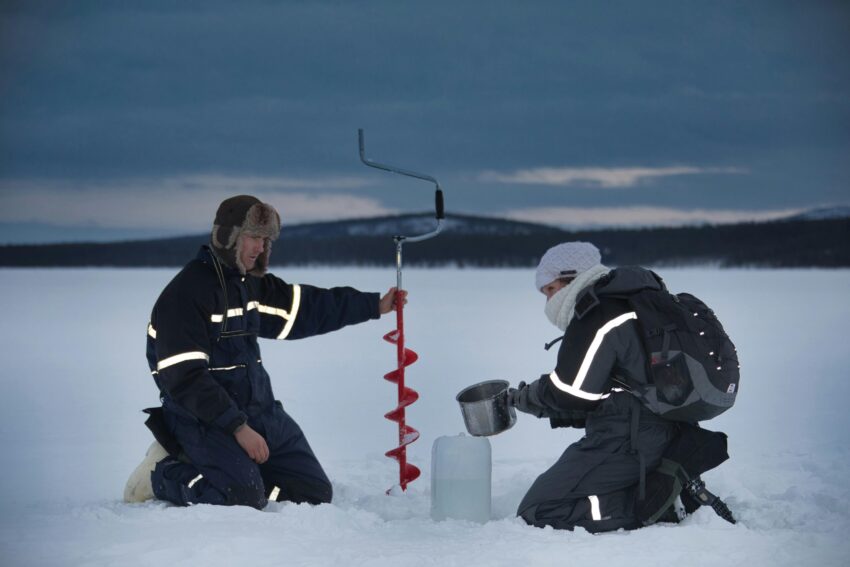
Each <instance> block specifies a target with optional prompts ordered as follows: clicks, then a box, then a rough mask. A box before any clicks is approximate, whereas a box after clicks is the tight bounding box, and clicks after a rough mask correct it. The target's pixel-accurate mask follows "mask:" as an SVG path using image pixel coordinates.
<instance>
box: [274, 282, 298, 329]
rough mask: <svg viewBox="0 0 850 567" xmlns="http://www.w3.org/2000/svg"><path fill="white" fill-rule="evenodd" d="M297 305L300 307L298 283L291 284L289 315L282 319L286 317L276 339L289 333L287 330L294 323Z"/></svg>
mask: <svg viewBox="0 0 850 567" xmlns="http://www.w3.org/2000/svg"><path fill="white" fill-rule="evenodd" d="M299 307H301V286H300V285H298V284H292V309H290V310H289V317H284V319H286V325H285V326H284V327H283V330H282V331H281V332H280V334H279V335H278V336H277V338H278V339H285V338H286V337H287V335H289V331H291V330H292V325H294V324H295V318H296V317H297V316H298V308H299Z"/></svg>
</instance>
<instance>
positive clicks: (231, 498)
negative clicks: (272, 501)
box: [226, 482, 268, 510]
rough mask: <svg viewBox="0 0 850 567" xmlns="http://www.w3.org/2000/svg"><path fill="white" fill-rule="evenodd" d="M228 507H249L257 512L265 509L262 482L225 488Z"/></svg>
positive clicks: (265, 502) (264, 494) (266, 501)
mask: <svg viewBox="0 0 850 567" xmlns="http://www.w3.org/2000/svg"><path fill="white" fill-rule="evenodd" d="M226 493H227V505H228V506H250V507H251V508H256V509H257V510H262V509H263V508H265V507H266V504H267V503H268V500H266V489H265V486H263V484H262V482H260V483H259V484H258V483H256V482H255V483H251V484H249V485H234V486H228V487H227V488H226Z"/></svg>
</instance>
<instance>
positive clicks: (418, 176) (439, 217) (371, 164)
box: [357, 128, 446, 242]
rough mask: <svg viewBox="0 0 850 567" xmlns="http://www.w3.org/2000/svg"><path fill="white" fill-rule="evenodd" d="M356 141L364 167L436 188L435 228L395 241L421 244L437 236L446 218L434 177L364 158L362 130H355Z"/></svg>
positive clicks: (437, 182)
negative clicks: (425, 182) (428, 182)
mask: <svg viewBox="0 0 850 567" xmlns="http://www.w3.org/2000/svg"><path fill="white" fill-rule="evenodd" d="M357 139H358V142H359V144H360V161H362V162H363V163H364V164H365V165H368V166H369V167H374V168H377V169H383V170H384V171H389V172H390V173H398V174H399V175H404V176H406V177H413V178H415V179H422V180H423V181H430V182H431V183H433V184H434V186H435V187H436V190H435V192H434V208H435V210H436V215H435V217H436V219H437V227H436V228H435V229H434V230H432V231H431V232H426V233H425V234H420V235H417V236H396V237H395V238H396V241H405V240H406V241H407V242H422V241H423V240H427V239H429V238H433V237H435V236H437V235H438V234H439V233H440V231H441V230H443V219H445V218H446V214H445V210H444V206H443V190H442V189H441V188H440V182H439V181H437V179H436V178H435V177H433V176H432V175H428V174H427V173H417V172H416V171H411V170H409V169H402V168H400V167H395V166H392V165H385V164H382V163H378V162H376V161H372V160H370V159H369V158H367V157H366V142H365V139H364V136H363V128H358V129H357Z"/></svg>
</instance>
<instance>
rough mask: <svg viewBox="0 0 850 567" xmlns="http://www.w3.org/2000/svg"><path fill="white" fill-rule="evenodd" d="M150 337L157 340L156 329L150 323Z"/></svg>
mask: <svg viewBox="0 0 850 567" xmlns="http://www.w3.org/2000/svg"><path fill="white" fill-rule="evenodd" d="M148 336H149V337H150V338H152V339H155V338H156V329H154V328H153V325H151V324H150V323H148Z"/></svg>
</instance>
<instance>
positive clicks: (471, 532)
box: [0, 268, 850, 567]
mask: <svg viewBox="0 0 850 567" xmlns="http://www.w3.org/2000/svg"><path fill="white" fill-rule="evenodd" d="M659 271H660V272H661V274H662V275H663V276H664V277H665V278H666V280H667V282H668V285H669V286H670V288H671V289H673V290H675V291H683V290H688V291H691V292H693V293H695V294H697V295H699V296H701V297H702V298H703V299H705V300H706V302H708V303H709V305H711V306H712V307H714V309H715V311H716V312H717V313H718V314H719V315H720V317H721V319H722V320H723V321H724V323H725V326H726V328H727V330H728V331H729V333H730V334H731V336H732V338H733V340H734V341H735V342H736V344H737V346H738V350H739V352H740V356H741V363H742V372H743V381H742V385H741V386H742V389H741V394H740V396H739V401H738V404H737V405H736V407H735V408H733V409H732V410H731V411H730V412H728V414H727V415H723V416H721V417H720V418H718V419H716V420H715V421H713V422H710V423H709V424H707V425H708V426H709V427H710V428H714V429H721V430H723V431H726V432H727V433H728V434H729V451H730V454H731V459H730V461H728V462H727V463H725V464H724V465H722V466H721V467H720V468H719V469H717V470H715V471H712V472H710V473H708V474H707V475H705V480H706V481H707V483H708V485H709V488H710V489H711V490H713V491H714V492H716V493H717V494H719V495H721V496H722V497H723V498H724V499H725V500H726V502H727V503H728V504H729V505H730V507H731V508H732V509H733V511H734V512H735V514H736V516H737V517H738V518H739V523H738V524H737V525H734V526H733V525H730V524H727V523H725V522H723V521H722V520H721V519H720V518H718V517H716V516H715V515H714V514H713V512H711V511H710V510H706V509H703V510H700V511H698V512H697V513H696V514H694V515H693V516H691V517H689V518H688V519H686V520H685V522H684V523H683V524H682V525H679V526H675V527H674V526H653V527H650V528H647V529H644V530H638V531H636V532H630V533H624V532H619V533H614V534H603V535H596V536H593V535H590V534H588V533H586V532H584V531H581V530H579V531H576V532H559V531H554V530H551V529H535V528H531V527H528V526H526V525H525V524H524V523H523V522H522V521H520V520H518V519H516V518H515V517H514V512H515V509H516V506H517V504H518V503H519V501H520V499H521V498H522V496H523V494H524V492H525V490H526V489H527V488H528V486H529V485H530V484H531V482H532V481H533V480H534V478H535V477H536V475H538V474H539V473H540V472H542V471H543V470H544V469H546V468H547V467H548V466H549V465H550V464H551V463H552V462H553V461H554V460H555V459H556V458H557V457H558V455H559V454H560V453H561V451H562V450H563V449H564V448H565V447H566V446H567V445H568V444H569V443H571V442H572V441H574V440H575V439H577V437H578V435H579V434H580V433H579V432H578V431H575V430H564V429H560V430H552V429H550V428H549V427H548V423H547V422H545V421H543V420H536V419H534V418H532V417H530V416H527V415H520V416H519V422H518V423H517V425H516V426H515V427H514V428H513V429H511V430H510V431H507V432H505V433H503V434H501V435H499V436H496V437H494V438H491V443H492V448H493V459H494V464H493V514H492V520H491V521H490V522H489V523H487V524H484V525H479V524H473V523H468V522H463V521H457V520H449V521H444V522H433V521H431V519H430V515H429V511H430V452H431V445H432V443H433V441H434V439H435V438H437V437H439V436H441V435H452V434H456V433H459V432H461V431H463V422H462V419H461V415H460V411H459V409H458V406H457V404H456V402H455V400H454V396H455V394H456V393H457V392H458V391H459V390H461V389H462V388H463V387H465V386H467V385H469V384H472V383H474V382H478V381H481V380H485V379H491V378H505V379H508V380H510V381H512V382H514V383H516V382H517V381H519V380H521V379H525V380H529V379H533V378H535V377H536V376H537V375H539V374H541V373H543V372H548V371H550V370H551V368H552V366H553V363H554V357H555V352H554V351H550V352H548V353H547V352H545V351H544V350H543V348H542V346H543V343H544V342H546V341H548V340H551V339H552V338H555V337H556V336H557V334H558V332H557V330H556V329H555V328H554V327H552V326H551V325H550V324H549V323H548V321H547V320H546V319H545V316H544V315H543V297H542V296H541V295H540V294H539V293H537V292H535V291H534V289H533V284H532V281H533V274H532V273H531V271H530V270H454V269H439V270H416V269H408V270H405V286H406V287H407V288H408V289H409V290H410V303H409V305H408V308H407V310H406V312H405V315H406V318H405V322H406V331H407V341H408V345H409V346H410V347H411V348H413V349H414V350H416V351H417V352H418V353H419V355H420V360H419V362H417V363H416V364H415V365H413V366H411V367H410V368H409V369H408V372H407V376H408V382H409V384H410V385H411V386H412V387H414V388H415V389H417V390H418V391H419V393H420V395H421V398H420V401H419V402H417V403H416V404H415V405H413V406H411V407H410V408H409V409H408V421H409V422H410V423H411V425H413V426H414V427H417V428H418V429H419V430H420V431H421V432H422V438H421V439H420V440H419V441H418V442H416V443H414V444H413V445H411V446H410V451H409V458H410V460H411V461H412V462H413V463H415V464H417V465H419V466H420V468H422V470H423V475H422V477H421V478H420V479H419V480H417V481H415V482H414V483H412V484H411V485H410V487H409V489H408V491H407V493H405V494H402V495H394V496H386V495H384V490H385V489H386V488H388V487H390V485H392V484H393V482H394V480H395V475H396V471H397V469H396V467H395V463H394V462H393V461H391V460H389V459H387V458H386V457H384V456H383V453H384V451H385V450H387V449H389V448H391V447H392V446H393V443H394V440H395V430H394V424H392V423H391V422H389V421H386V420H385V419H384V418H383V414H384V413H385V412H386V411H388V410H389V409H391V408H392V407H393V406H394V405H395V400H394V397H395V390H394V387H393V386H392V385H391V384H389V383H388V382H386V381H384V380H383V378H382V376H383V374H384V373H385V372H387V371H389V370H390V369H392V368H393V367H394V364H395V357H394V347H392V346H391V345H389V344H387V343H385V342H383V341H382V340H381V336H382V335H383V334H384V333H385V332H386V331H388V330H390V329H391V328H393V327H394V319H392V318H391V317H386V318H384V319H382V320H381V321H378V322H374V321H373V322H370V323H367V324H364V325H360V326H357V327H353V328H349V329H345V330H343V331H340V332H338V333H334V334H331V335H327V336H324V337H315V338H312V339H307V340H304V341H295V342H284V343H274V342H271V341H267V342H265V343H264V360H265V363H266V366H267V368H268V369H269V371H270V373H271V374H272V377H273V383H274V387H275V391H276V394H277V396H278V398H280V399H281V400H282V401H283V403H284V406H285V407H286V408H287V410H288V411H289V412H290V413H291V414H292V415H293V416H294V417H295V418H296V419H297V420H298V421H299V422H300V424H301V425H302V427H303V429H304V430H305V431H306V433H307V436H308V438H309V439H310V442H311V444H312V445H313V448H314V449H315V451H316V453H317V454H318V456H319V458H320V459H321V460H322V462H323V463H324V465H325V468H326V470H327V472H328V474H329V476H330V477H331V479H332V480H333V481H334V485H335V502H334V503H333V504H331V505H325V506H319V507H311V506H307V505H301V506H297V505H292V504H277V503H272V504H270V505H269V506H268V507H267V508H266V509H265V510H264V511H262V512H258V511H256V510H253V509H248V508H218V507H211V506H193V507H190V508H177V507H172V506H169V505H166V504H164V503H161V502H151V503H146V504H141V505H126V504H124V503H122V502H121V492H122V489H123V486H124V482H125V480H126V478H127V475H128V474H129V472H130V471H131V470H132V469H133V468H134V467H135V466H136V464H137V463H138V461H139V460H140V459H141V457H142V454H143V452H144V450H145V449H146V447H147V446H148V444H149V443H150V437H149V434H148V432H147V430H146V429H145V427H144V425H143V421H144V420H143V418H144V416H143V414H141V413H140V412H139V410H140V409H141V408H143V407H147V406H151V405H155V404H156V403H157V395H156V392H155V389H154V385H153V383H152V380H151V378H150V375H149V373H148V372H147V369H146V365H145V360H144V339H145V327H146V324H147V321H148V314H149V310H150V307H151V305H152V304H153V302H154V300H155V299H156V296H157V295H158V293H159V291H160V289H161V288H162V287H163V285H164V284H165V283H166V282H167V281H168V280H169V279H170V278H171V277H172V275H173V273H174V270H95V269H91V270H0V312H2V314H3V320H4V324H3V325H2V329H0V345H2V352H3V370H2V373H1V374H0V381H2V390H1V391H2V395H0V447H2V455H3V456H2V467H1V468H0V565H4V566H17V565H39V566H42V565H92V566H99V565H121V566H129V565H145V566H149V565H169V566H172V565H174V566H176V565H204V566H216V565H228V566H229V565H236V564H244V565H251V566H252V567H253V566H258V565H288V566H295V565H311V566H312V565H336V566H340V565H346V566H347V565H392V566H394V567H398V566H401V565H405V566H406V565H413V566H415V565H441V566H446V565H464V566H468V565H487V566H488V567H492V566H497V565H506V566H512V567H513V566H517V565H522V566H527V565H599V564H604V565H611V566H614V565H629V566H636V565H663V564H672V562H676V564H679V565H688V566H694V565H697V566H699V565H747V566H748V567H756V566H777V565H789V566H792V565H793V566H794V567H797V566H799V565H801V564H811V565H835V566H839V565H841V566H844V565H848V564H850V537H848V533H850V505H848V501H849V500H850V474H848V473H850V466H848V465H850V447H848V442H847V435H848V431H850V427H848V425H850V412H848V410H847V400H848V399H850V380H848V377H849V375H848V372H850V370H848V369H850V348H848V345H850V342H848V338H847V336H848V332H847V328H848V325H847V321H848V320H850V295H848V292H850V271H848V270H837V271H817V270H813V271H783V270H714V269H708V268H703V269H661V270H659ZM277 273H278V275H281V276H283V277H284V278H285V279H288V280H289V281H301V282H308V283H314V284H318V285H324V286H330V285H354V286H355V287H359V288H361V289H366V290H375V291H384V290H386V288H388V287H390V286H391V285H393V284H394V280H395V273H394V271H393V270H392V269H389V270H378V269H330V268H326V269H307V268H303V269H292V270H280V269H278V270H277Z"/></svg>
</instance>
